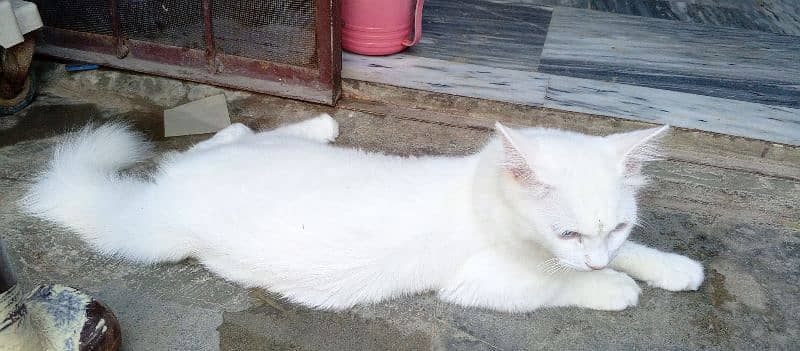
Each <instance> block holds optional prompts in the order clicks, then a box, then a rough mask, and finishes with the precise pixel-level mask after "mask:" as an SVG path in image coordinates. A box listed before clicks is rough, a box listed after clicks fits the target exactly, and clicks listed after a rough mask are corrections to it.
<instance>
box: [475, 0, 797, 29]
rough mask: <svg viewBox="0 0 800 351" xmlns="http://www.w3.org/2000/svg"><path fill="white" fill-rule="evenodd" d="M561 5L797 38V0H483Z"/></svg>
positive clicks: (504, 2)
mask: <svg viewBox="0 0 800 351" xmlns="http://www.w3.org/2000/svg"><path fill="white" fill-rule="evenodd" d="M486 1H489V2H494V3H503V4H517V5H519V4H525V5H538V6H563V7H572V8H578V9H587V10H596V11H603V12H611V13H618V14H624V15H633V16H641V17H649V18H661V19H669V20H676V21H683V22H691V23H696V24H705V25H712V26H720V27H729V28H740V29H750V30H758V31H762V32H769V33H775V34H785V35H800V1H797V0H486Z"/></svg>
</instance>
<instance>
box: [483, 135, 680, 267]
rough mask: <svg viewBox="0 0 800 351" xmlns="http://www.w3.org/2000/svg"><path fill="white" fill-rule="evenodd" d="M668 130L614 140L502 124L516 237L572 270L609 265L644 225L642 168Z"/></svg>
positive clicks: (504, 178) (505, 185)
mask: <svg viewBox="0 0 800 351" xmlns="http://www.w3.org/2000/svg"><path fill="white" fill-rule="evenodd" d="M667 129H668V126H663V127H659V128H653V129H644V130H638V131H633V132H628V133H620V134H613V135H609V136H606V137H599V136H590V135H584V134H578V133H572V132H566V131H560V130H553V129H540V128H531V129H518V130H515V129H510V128H507V127H505V126H503V125H501V124H499V123H498V124H497V125H496V130H497V134H498V138H499V139H500V144H501V145H502V156H501V157H500V161H499V162H498V163H499V167H500V174H501V177H500V181H501V185H502V186H501V189H502V193H503V194H504V197H505V198H506V200H507V203H508V205H509V206H510V207H511V210H512V213H513V216H515V220H514V225H515V226H516V230H515V232H517V233H520V235H522V236H523V237H524V239H525V240H532V241H534V242H536V243H537V244H538V245H539V246H541V247H542V248H544V249H545V250H547V251H549V252H550V253H551V254H552V255H553V257H555V258H556V259H557V262H558V263H559V264H560V265H561V266H564V267H569V268H572V269H575V270H582V271H588V270H592V269H601V268H603V267H605V266H607V265H608V263H609V262H610V261H611V259H612V258H613V257H614V255H615V254H616V252H617V249H619V247H620V245H621V244H622V243H623V242H624V241H625V239H626V238H627V237H628V235H629V234H630V231H631V229H632V228H633V226H634V225H635V224H636V223H637V214H636V212H637V211H636V209H637V202H636V192H637V190H638V189H639V188H640V187H641V186H642V185H644V184H645V182H646V178H645V177H644V176H643V175H642V173H641V170H642V166H643V164H644V163H645V162H647V161H650V160H653V159H656V154H655V153H654V151H653V150H654V144H655V142H656V140H657V139H659V137H660V136H663V135H665V134H666V133H665V132H666V131H667Z"/></svg>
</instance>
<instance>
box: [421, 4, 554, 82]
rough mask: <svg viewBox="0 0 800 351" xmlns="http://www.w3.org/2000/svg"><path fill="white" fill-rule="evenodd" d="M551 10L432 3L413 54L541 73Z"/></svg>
mask: <svg viewBox="0 0 800 351" xmlns="http://www.w3.org/2000/svg"><path fill="white" fill-rule="evenodd" d="M550 15H551V9H550V8H547V7H540V6H531V5H527V4H503V3H493V2H489V1H485V0H426V1H425V6H424V11H423V16H422V18H423V21H422V23H423V25H422V28H423V29H422V40H421V41H420V43H419V44H417V45H416V46H414V47H412V48H410V49H409V50H408V51H407V53H408V54H410V55H415V56H421V57H427V58H434V59H442V60H449V61H457V62H463V63H474V64H480V65H486V66H492V67H499V68H507V69H516V70H521V71H535V70H536V65H537V63H538V62H539V56H540V54H541V52H542V47H543V46H544V41H545V36H546V34H547V26H548V25H549V23H550Z"/></svg>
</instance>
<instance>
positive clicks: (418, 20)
mask: <svg viewBox="0 0 800 351" xmlns="http://www.w3.org/2000/svg"><path fill="white" fill-rule="evenodd" d="M424 2H425V0H417V6H416V7H415V8H414V39H413V40H410V39H405V40H403V45H404V46H412V45H414V44H416V43H419V40H420V39H421V38H422V5H423V3H424Z"/></svg>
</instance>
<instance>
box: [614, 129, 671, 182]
mask: <svg viewBox="0 0 800 351" xmlns="http://www.w3.org/2000/svg"><path fill="white" fill-rule="evenodd" d="M667 130H669V126H668V125H665V126H662V127H658V128H650V129H642V130H636V131H633V132H628V133H619V134H612V135H609V136H607V137H606V138H607V139H608V140H611V141H612V142H613V143H614V147H615V148H616V153H617V157H618V159H619V160H620V163H621V166H622V167H623V169H624V171H625V173H626V174H636V173H639V171H641V168H642V165H643V164H644V163H645V162H647V161H652V160H655V159H658V153H657V152H656V150H655V144H656V143H657V142H658V140H659V139H661V137H663V136H665V135H666V134H667V133H666V132H667Z"/></svg>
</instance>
